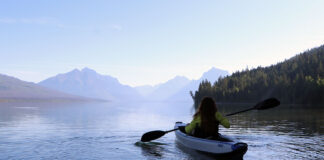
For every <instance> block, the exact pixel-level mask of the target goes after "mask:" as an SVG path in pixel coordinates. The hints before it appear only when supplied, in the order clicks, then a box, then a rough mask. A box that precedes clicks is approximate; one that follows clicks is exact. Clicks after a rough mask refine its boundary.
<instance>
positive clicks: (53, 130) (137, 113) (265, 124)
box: [0, 103, 324, 159]
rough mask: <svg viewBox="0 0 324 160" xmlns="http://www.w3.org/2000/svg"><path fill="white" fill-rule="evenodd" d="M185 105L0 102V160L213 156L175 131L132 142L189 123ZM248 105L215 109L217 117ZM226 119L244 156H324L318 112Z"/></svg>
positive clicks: (281, 111) (292, 110)
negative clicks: (189, 146)
mask: <svg viewBox="0 0 324 160" xmlns="http://www.w3.org/2000/svg"><path fill="white" fill-rule="evenodd" d="M191 105H192V104H191V103H131V104H116V103H0V159H211V157H209V156H208V155H205V154H202V153H198V152H196V151H194V150H190V149H187V148H184V147H182V146H181V145H179V144H178V143H176V141H175V135H174V133H169V134H167V135H166V136H164V137H162V138H160V139H158V140H155V141H154V142H153V143H150V144H145V145H144V144H141V143H137V142H138V141H139V139H140V137H141V136H142V134H143V133H145V132H147V131H151V130H169V129H172V128H173V125H174V122H176V121H183V122H189V121H190V119H191V115H192V110H191ZM247 107H249V105H247V106H246V107H242V106H241V105H240V106H233V105H219V109H220V111H221V112H222V113H223V114H225V113H230V112H233V111H237V110H240V109H244V108H247ZM304 108H305V107H304ZM322 108H324V107H322ZM228 118H229V120H230V122H231V124H232V126H231V128H230V129H225V128H222V127H221V128H220V132H221V133H222V134H226V135H230V136H232V137H235V138H237V139H239V140H240V141H243V142H245V143H247V144H248V145H249V149H248V151H247V153H246V154H245V156H244V159H324V110H323V109H320V108H317V109H315V108H308V109H303V108H301V107H293V106H280V107H278V108H274V109H271V110H266V111H259V112H257V111H252V112H249V113H243V114H240V115H235V116H232V117H228Z"/></svg>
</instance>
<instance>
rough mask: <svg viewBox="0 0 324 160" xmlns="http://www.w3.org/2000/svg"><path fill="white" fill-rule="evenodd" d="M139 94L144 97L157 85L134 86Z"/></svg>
mask: <svg viewBox="0 0 324 160" xmlns="http://www.w3.org/2000/svg"><path fill="white" fill-rule="evenodd" d="M134 88H135V89H136V90H137V92H138V93H139V94H141V95H142V96H144V97H146V96H148V95H150V94H151V93H152V92H154V90H156V89H157V88H158V85H155V86H151V85H143V86H136V87H134Z"/></svg>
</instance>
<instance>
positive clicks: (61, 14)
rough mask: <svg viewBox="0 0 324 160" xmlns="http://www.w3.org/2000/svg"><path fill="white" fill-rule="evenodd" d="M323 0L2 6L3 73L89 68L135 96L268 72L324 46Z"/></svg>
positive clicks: (58, 1)
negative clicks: (207, 77)
mask: <svg viewBox="0 0 324 160" xmlns="http://www.w3.org/2000/svg"><path fill="white" fill-rule="evenodd" d="M323 6H324V1H323V0H319V1H316V0H311V1H310V0H304V1H298V0H291V1H289V0H278V1H275V0H264V1H262V0H255V1H248V0H237V1H230V0H226V1H225V0H224V1H216V0H208V1H207V0H195V1H194V0H146V1H143V0H100V1H99V0H88V1H86V0H1V1H0V73H2V74H7V75H11V76H15V77H18V78H20V79H22V80H26V81H33V82H39V81H41V80H43V79H45V78H48V77H50V76H54V75H56V74H58V73H64V72H67V71H70V70H72V69H74V68H79V69H82V68H83V67H89V68H92V69H94V70H96V71H98V72H99V73H101V74H105V75H111V76H114V77H116V78H118V79H119V80H120V81H121V82H122V83H123V84H129V85H132V86H136V85H143V84H156V83H159V82H163V81H166V80H168V79H171V78H173V77H174V76H176V75H184V76H186V77H188V78H190V79H197V78H198V77H199V76H201V74H202V73H203V72H205V71H207V70H208V69H210V68H211V67H216V68H220V69H224V70H228V71H229V72H233V71H236V70H242V69H244V68H246V67H247V66H248V67H249V68H251V67H257V66H267V65H270V64H275V63H277V62H279V61H283V60H285V59H288V58H290V57H292V56H294V55H295V54H297V53H300V52H302V51H305V50H306V49H309V48H312V47H316V46H319V45H321V44H324V9H323Z"/></svg>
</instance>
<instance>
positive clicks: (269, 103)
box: [254, 98, 280, 110]
mask: <svg viewBox="0 0 324 160" xmlns="http://www.w3.org/2000/svg"><path fill="white" fill-rule="evenodd" d="M279 105H280V101H279V100H278V99H276V98H269V99H266V100H264V101H262V102H260V103H258V104H256V105H255V106H254V108H255V109H257V110H264V109H269V108H273V107H277V106H279Z"/></svg>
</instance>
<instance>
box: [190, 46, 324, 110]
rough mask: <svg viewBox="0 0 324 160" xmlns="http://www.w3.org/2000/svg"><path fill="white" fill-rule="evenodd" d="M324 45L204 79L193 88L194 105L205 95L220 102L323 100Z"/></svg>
mask: <svg viewBox="0 0 324 160" xmlns="http://www.w3.org/2000/svg"><path fill="white" fill-rule="evenodd" d="M323 65H324V45H322V46H320V47H318V48H313V49H311V50H308V51H305V52H303V53H300V54H298V55H296V56H294V57H292V58H290V59H288V60H285V61H283V62H280V63H278V64H276V65H272V66H269V67H258V68H255V69H251V70H248V69H246V70H244V71H238V72H235V73H233V74H232V75H230V76H226V77H223V78H219V80H218V81H216V82H215V83H213V84H212V83H211V82H208V81H203V82H202V83H200V85H199V88H198V91H195V92H194V93H193V92H190V94H191V96H192V98H193V100H194V103H195V107H197V105H198V104H199V102H200V100H201V99H202V98H203V97H205V96H212V97H213V98H214V99H215V100H216V101H218V102H256V101H259V100H262V99H265V98H269V97H276V98H278V99H279V100H280V101H281V102H282V103H289V104H324V66H323Z"/></svg>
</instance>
